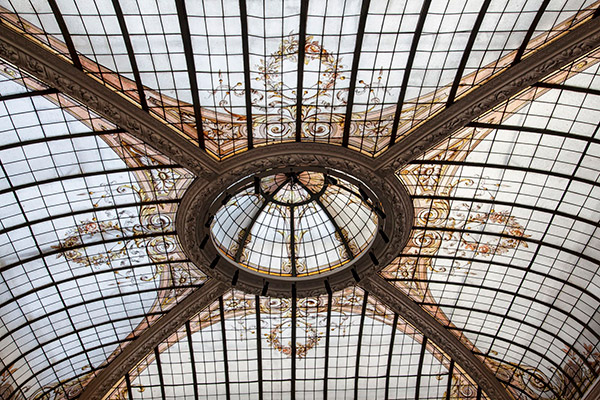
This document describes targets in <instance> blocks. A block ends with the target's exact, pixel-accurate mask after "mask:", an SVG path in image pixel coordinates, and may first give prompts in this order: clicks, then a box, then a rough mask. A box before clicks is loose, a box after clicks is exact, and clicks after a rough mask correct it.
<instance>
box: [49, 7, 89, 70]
mask: <svg viewBox="0 0 600 400" xmlns="http://www.w3.org/2000/svg"><path fill="white" fill-rule="evenodd" d="M48 3H49V4H50V8H51V9H52V13H53V14H54V18H55V19H56V23H57V24H58V27H59V29H60V34H61V35H62V37H63V39H65V44H66V45H67V49H68V50H69V55H70V56H71V62H73V65H74V66H75V68H77V69H78V70H80V71H83V66H82V65H81V60H79V55H78V54H77V50H76V49H75V45H74V44H73V38H71V34H70V33H69V29H68V28H67V24H66V23H65V19H64V18H63V16H62V13H61V12H60V8H58V4H56V0H48Z"/></svg>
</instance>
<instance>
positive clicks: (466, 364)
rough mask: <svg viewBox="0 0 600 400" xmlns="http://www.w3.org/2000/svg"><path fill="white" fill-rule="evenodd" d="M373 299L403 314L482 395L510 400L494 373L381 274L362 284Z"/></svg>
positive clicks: (367, 279)
mask: <svg viewBox="0 0 600 400" xmlns="http://www.w3.org/2000/svg"><path fill="white" fill-rule="evenodd" d="M359 286H361V287H362V288H363V289H365V290H367V291H369V294H370V295H372V296H373V297H374V298H377V299H379V300H380V301H381V302H383V303H384V304H386V305H387V306H388V307H390V308H391V309H392V310H393V311H394V312H396V313H398V314H400V315H401V316H402V318H404V320H406V322H407V323H409V324H411V325H412V326H414V327H415V328H416V329H418V330H419V331H420V332H421V333H422V334H423V335H425V336H427V338H428V339H429V340H431V341H432V342H433V343H435V344H436V345H437V346H438V347H439V348H440V349H441V350H442V351H443V352H444V353H446V354H447V355H448V356H449V357H450V358H451V359H453V360H456V362H458V364H459V365H460V366H461V368H463V369H464V370H466V371H469V375H470V376H471V378H473V379H474V380H475V382H476V383H477V385H479V386H481V388H482V389H483V391H484V392H485V393H486V394H487V395H488V396H489V397H490V398H491V399H495V400H510V399H511V396H510V395H509V393H508V392H507V391H506V389H505V388H504V386H502V384H501V383H500V381H499V380H498V379H497V378H496V377H495V376H494V374H493V373H492V371H491V370H490V369H489V368H488V367H486V366H485V364H483V362H482V361H481V360H480V359H479V358H477V357H476V356H475V355H474V354H473V353H472V352H471V351H470V350H469V349H468V348H467V347H466V346H465V345H464V344H463V343H462V342H461V341H460V340H458V338H457V337H456V336H454V334H452V333H451V332H450V331H448V330H447V329H446V328H444V326H443V325H442V324H440V323H439V322H438V321H437V320H436V319H435V318H433V317H432V316H431V315H430V314H429V313H427V311H425V310H424V309H423V308H421V307H420V306H419V305H418V304H417V303H415V302H414V301H413V300H412V299H411V298H409V297H408V296H407V295H405V294H404V293H402V292H401V291H400V290H398V289H396V288H395V287H393V286H392V285H390V284H389V283H388V282H386V281H385V280H384V279H383V278H382V277H381V276H380V275H379V274H374V275H373V276H370V277H367V278H365V279H362V280H361V281H360V283H359Z"/></svg>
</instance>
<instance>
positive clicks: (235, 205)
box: [177, 145, 413, 297]
mask: <svg viewBox="0 0 600 400" xmlns="http://www.w3.org/2000/svg"><path fill="white" fill-rule="evenodd" d="M291 146H292V147H293V145H281V146H277V147H286V148H287V147H291ZM328 147H329V146H328ZM316 148H318V149H320V150H324V149H323V148H321V147H320V146H316ZM259 150H262V151H259ZM264 150H266V149H265V148H263V149H257V150H256V151H252V152H247V153H245V154H243V155H240V156H237V157H234V158H233V159H232V160H229V162H227V163H224V165H223V166H224V171H223V173H221V174H220V175H219V177H218V178H217V179H215V180H213V181H211V182H207V181H205V180H197V181H196V182H194V183H193V184H192V186H191V187H190V188H189V189H188V191H187V192H186V194H185V195H184V197H183V200H182V203H181V206H180V207H179V211H178V213H177V232H178V234H179V237H180V240H181V243H182V246H183V248H184V249H185V251H186V253H187V255H188V256H189V257H190V259H191V260H192V261H193V262H194V263H195V264H196V265H198V267H199V268H201V269H202V270H203V271H204V272H206V273H207V274H208V275H209V276H211V277H213V278H215V279H218V280H221V281H225V282H227V283H228V284H230V285H232V286H236V287H238V288H240V289H242V290H245V291H246V292H249V293H255V294H260V295H269V296H275V297H289V296H291V294H292V292H294V291H295V292H296V295H297V296H313V295H317V294H324V293H327V292H329V291H334V290H338V289H342V288H344V287H347V286H349V285H351V284H353V283H355V282H357V281H360V280H361V279H363V278H364V277H366V276H367V275H369V274H372V273H376V272H377V271H379V270H380V269H381V268H383V267H384V266H385V265H386V264H387V263H389V262H390V261H391V260H392V259H393V258H395V257H396V255H397V254H398V253H399V252H400V251H401V249H402V247H403V246H404V244H405V243H406V241H407V239H408V233H409V231H410V227H411V226H412V219H413V209H412V202H411V200H410V197H409V196H408V194H407V192H406V190H405V189H404V187H403V186H402V184H401V182H399V181H398V180H397V179H396V178H395V177H394V176H393V175H392V176H387V177H381V176H378V174H377V173H376V172H375V171H372V170H371V168H370V167H369V164H370V161H371V160H369V159H365V160H362V158H363V157H360V156H359V157H357V155H356V153H355V152H352V151H348V152H346V151H345V149H344V150H342V151H339V150H340V149H336V150H337V151H336V152H335V153H337V154H318V152H317V153H312V154H295V155H291V156H290V155H289V154H290V153H288V155H287V156H285V157H284V156H278V155H273V153H274V152H273V151H270V152H269V153H270V155H269V156H264V153H265V151H264ZM269 150H271V149H269ZM278 150H279V149H278ZM326 152H328V153H331V152H332V151H331V150H329V149H327V150H326ZM260 153H262V154H263V157H259V154H260ZM340 153H342V154H344V153H348V155H350V156H352V157H353V158H355V159H357V158H358V159H360V160H361V161H367V162H366V163H365V162H363V163H360V162H352V161H350V160H348V159H346V157H341V156H340ZM253 158H254V159H253ZM236 161H237V162H236Z"/></svg>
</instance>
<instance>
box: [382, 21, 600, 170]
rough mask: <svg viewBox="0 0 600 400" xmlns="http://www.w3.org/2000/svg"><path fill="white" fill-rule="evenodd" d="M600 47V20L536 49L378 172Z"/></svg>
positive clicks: (395, 152) (407, 143) (433, 122)
mask: <svg viewBox="0 0 600 400" xmlns="http://www.w3.org/2000/svg"><path fill="white" fill-rule="evenodd" d="M598 46H600V18H595V19H590V20H588V21H587V22H585V23H583V24H581V25H580V26H579V27H577V28H575V29H573V30H572V31H570V32H567V33H565V34H564V35H562V36H560V37H559V38H557V39H555V40H553V41H552V42H550V43H549V44H548V45H546V46H544V47H542V48H541V49H539V50H536V51H535V53H533V54H531V55H530V56H528V57H526V58H524V59H523V60H522V61H521V62H519V63H518V64H516V65H515V66H512V67H510V68H508V69H507V70H506V71H504V72H502V73H500V74H498V75H497V76H496V77H494V78H492V79H490V80H489V81H488V82H486V83H484V84H483V85H481V86H480V87H478V88H476V89H474V90H473V91H472V92H470V93H468V94H467V95H465V96H464V97H463V98H461V99H459V100H457V101H456V102H455V103H454V104H453V105H451V106H450V107H447V108H446V109H444V110H442V111H441V112H440V113H439V114H437V115H436V116H434V117H432V118H431V119H429V120H427V121H426V122H424V123H423V124H422V125H421V126H419V127H418V128H416V129H415V130H414V131H413V132H412V133H410V134H409V135H407V136H405V137H404V138H403V139H402V140H401V141H399V142H398V143H396V144H395V145H394V146H392V147H391V148H390V149H389V150H387V151H386V152H384V153H383V154H382V155H381V156H379V157H378V158H377V159H376V162H375V163H376V165H377V169H379V170H381V171H382V172H383V173H385V174H392V173H394V172H395V171H397V170H398V169H400V168H401V167H402V166H403V165H404V164H406V163H407V162H408V161H410V160H413V159H415V158H417V157H419V156H420V155H422V154H423V153H425V151H427V150H428V149H429V148H431V147H433V146H434V145H436V144H437V143H439V142H441V141H442V140H444V139H446V138H447V137H448V136H450V135H451V134H452V133H454V132H456V131H457V130H458V129H460V128H463V127H465V126H466V125H467V124H468V123H469V122H471V121H472V120H473V119H475V118H477V117H478V116H480V115H482V114H483V113H485V112H487V111H489V110H490V109H491V108H493V107H495V106H497V105H498V104H500V103H502V102H503V101H506V100H508V99H510V98H511V97H512V96H514V95H516V94H517V93H519V91H521V90H523V89H525V88H526V87H528V86H530V85H532V84H534V83H536V82H538V81H539V80H540V79H542V78H544V77H545V76H547V75H548V74H550V73H552V72H555V71H556V70H558V69H559V68H561V67H563V66H565V65H567V64H569V63H570V62H573V61H575V60H576V59H577V58H579V57H581V56H583V55H585V54H587V53H589V52H590V51H592V50H594V49H595V48H596V47H598Z"/></svg>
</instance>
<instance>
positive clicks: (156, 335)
mask: <svg viewBox="0 0 600 400" xmlns="http://www.w3.org/2000/svg"><path fill="white" fill-rule="evenodd" d="M227 289H228V287H227V285H225V284H224V283H222V282H219V281H217V280H216V279H210V280H208V281H207V282H206V283H205V284H204V285H203V286H202V287H201V288H199V289H198V290H196V291H194V292H193V293H191V294H190V295H188V296H187V297H186V298H185V299H183V300H182V301H181V302H180V303H178V304H177V305H175V306H174V307H173V308H172V309H171V310H169V311H168V312H167V313H166V314H165V315H164V316H163V317H162V318H160V319H159V320H158V321H156V323H155V324H154V325H152V327H150V328H149V329H147V330H145V331H144V333H142V334H141V335H140V336H139V337H137V338H136V339H135V340H134V341H133V342H131V343H130V344H129V345H128V346H127V347H126V348H125V349H124V350H123V351H122V352H121V353H120V354H119V355H118V356H117V357H115V359H114V360H112V361H111V362H110V363H109V364H108V366H107V367H106V368H105V369H103V370H102V371H101V372H100V373H99V374H97V375H96V376H95V377H94V379H92V380H91V381H90V382H89V383H88V384H87V385H86V387H85V389H84V391H83V393H82V394H81V396H80V397H79V399H81V400H91V399H94V400H100V399H102V398H103V396H104V395H105V394H106V393H107V392H108V390H110V388H111V387H113V386H114V385H115V384H116V383H117V382H118V381H119V380H120V379H121V378H123V377H124V376H125V374H126V373H128V372H129V371H130V370H131V369H132V368H133V367H134V366H135V365H136V364H137V363H138V362H139V360H141V359H142V358H143V357H145V356H146V355H147V354H148V353H149V352H150V351H152V349H154V348H155V347H156V346H158V345H159V344H160V343H161V342H162V341H164V340H165V339H166V338H167V337H168V336H169V335H170V334H171V333H173V332H175V331H176V330H177V329H179V328H180V327H181V326H183V325H184V324H185V322H186V321H188V320H189V319H190V318H192V317H193V316H194V315H195V314H197V313H198V312H200V311H201V310H202V309H203V308H205V307H207V306H208V305H210V304H211V303H212V302H213V301H214V299H216V298H218V297H219V296H221V295H222V294H223V293H224V292H225V291H226V290H227Z"/></svg>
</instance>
